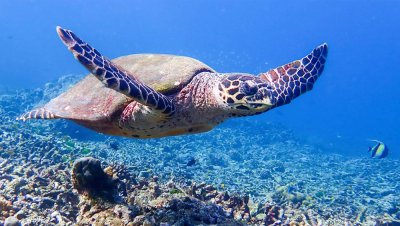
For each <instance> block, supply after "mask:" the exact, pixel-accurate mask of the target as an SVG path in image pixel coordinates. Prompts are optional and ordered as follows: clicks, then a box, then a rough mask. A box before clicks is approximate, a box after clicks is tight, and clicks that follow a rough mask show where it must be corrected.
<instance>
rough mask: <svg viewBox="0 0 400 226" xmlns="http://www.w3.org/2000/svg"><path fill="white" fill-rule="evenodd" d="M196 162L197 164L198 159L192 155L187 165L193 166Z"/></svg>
mask: <svg viewBox="0 0 400 226" xmlns="http://www.w3.org/2000/svg"><path fill="white" fill-rule="evenodd" d="M194 164H196V159H195V158H193V157H191V158H190V159H189V161H188V163H187V164H186V165H187V166H193V165H194Z"/></svg>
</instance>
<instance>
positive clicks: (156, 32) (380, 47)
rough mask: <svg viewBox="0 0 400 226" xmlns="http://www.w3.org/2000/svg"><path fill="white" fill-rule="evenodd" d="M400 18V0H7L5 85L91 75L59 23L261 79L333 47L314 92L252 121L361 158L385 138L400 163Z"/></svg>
mask: <svg viewBox="0 0 400 226" xmlns="http://www.w3.org/2000/svg"><path fill="white" fill-rule="evenodd" d="M398 12H400V1H395V0H393V1H383V0H381V1H378V0H376V1H371V0H363V1H361V0H358V1H355V0H353V1H337V0H330V1H316V0H315V1H295V0H293V1H261V0H259V1H232V0H220V1H211V0H207V1H183V0H182V1H122V0H121V1H112V2H111V1H73V2H72V3H71V1H50V0H46V1H1V3H0V21H2V22H1V23H0V30H1V32H0V42H1V44H2V45H1V46H2V47H1V50H2V53H1V54H2V58H1V59H2V60H1V61H0V68H1V73H0V80H1V83H0V87H2V88H5V87H7V88H9V89H15V88H18V89H19V88H36V87H42V86H43V85H44V84H45V83H46V82H48V81H52V80H54V79H56V78H58V77H59V76H61V75H65V74H71V73H72V74H84V73H86V71H85V69H84V68H83V67H82V66H81V65H79V64H78V63H77V62H76V61H74V60H73V59H72V57H71V54H70V53H69V52H68V51H67V50H66V49H65V47H64V46H63V44H62V43H61V42H60V41H59V38H58V37H57V35H56V33H55V27H56V25H61V26H63V27H65V28H68V29H71V30H73V31H75V32H76V33H77V34H78V35H80V36H81V37H82V38H83V39H84V40H86V41H88V42H89V43H91V44H92V45H93V46H94V47H96V48H98V49H99V50H100V51H101V52H102V53H103V54H104V55H106V56H108V57H110V58H113V57H117V56H120V55H126V54H131V53H149V52H151V53H169V54H178V55H186V56H191V57H194V58H197V59H199V60H201V61H203V62H205V63H207V64H208V65H210V66H211V67H213V68H214V69H216V70H217V71H220V72H249V73H254V74H258V73H260V72H265V71H267V70H268V69H270V68H275V67H277V66H280V65H282V64H285V63H287V62H290V61H292V60H295V59H298V58H300V57H303V56H305V55H306V54H307V53H308V52H309V51H311V50H312V49H313V48H314V47H315V46H317V45H319V44H321V43H323V42H327V43H328V45H329V55H328V60H327V65H326V68H325V71H324V73H323V75H322V77H321V78H320V79H319V80H318V82H317V83H316V85H315V86H314V89H313V90H312V91H311V92H309V93H307V94H305V95H303V96H301V97H300V98H298V99H296V100H295V101H293V102H292V103H291V104H289V105H286V106H284V107H280V108H277V109H274V110H273V111H271V112H268V113H266V114H263V115H260V116H255V117H256V118H257V119H262V120H265V121H267V122H274V123H281V124H283V125H284V126H285V127H287V128H289V129H292V130H294V131H295V132H296V134H297V135H298V136H300V137H303V138H304V139H306V140H307V141H309V142H313V143H315V144H318V145H321V147H323V148H324V150H326V151H337V152H341V153H344V154H348V155H365V154H366V150H367V146H368V145H370V144H371V143H370V142H368V141H367V139H369V138H370V139H379V140H382V141H384V142H385V143H386V144H387V145H388V146H389V147H390V151H391V153H390V158H397V157H399V156H400V154H399V151H398V150H399V148H400V141H399V140H400V139H399V138H400V137H399V134H400V133H399V128H400V120H399V119H398V116H399V115H400V98H398V95H399V94H398V92H399V89H398V84H400V74H399V70H398V66H399V65H400V42H399V40H400V31H399V28H400V26H399V25H400V22H399V21H400V16H399V13H398ZM236 120H241V119H236ZM236 120H231V121H228V122H226V125H227V126H229V125H232V124H235V122H237V121H236ZM256 129H257V125H254V131H253V132H256ZM249 133H250V131H249ZM266 136H268V135H267V134H266Z"/></svg>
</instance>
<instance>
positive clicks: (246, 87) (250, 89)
mask: <svg viewBox="0 0 400 226" xmlns="http://www.w3.org/2000/svg"><path fill="white" fill-rule="evenodd" d="M242 91H243V93H244V94H245V95H247V96H252V95H254V94H256V93H257V91H258V87H257V85H256V84H254V83H253V82H243V85H242Z"/></svg>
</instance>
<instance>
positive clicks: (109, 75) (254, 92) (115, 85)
mask: <svg viewBox="0 0 400 226" xmlns="http://www.w3.org/2000/svg"><path fill="white" fill-rule="evenodd" d="M57 33H58V35H59V37H60V38H61V40H62V42H63V43H64V44H65V45H66V46H67V47H68V49H69V50H70V51H71V52H72V53H73V55H74V56H75V58H76V59H77V60H78V61H79V62H80V63H81V64H82V65H83V66H85V67H86V68H87V69H88V70H89V71H90V72H91V74H89V75H87V76H86V77H85V78H83V79H82V80H81V81H80V82H78V83H77V84H76V85H74V86H73V87H71V88H70V89H69V90H67V91H66V92H64V93H62V94H61V95H59V96H58V97H56V98H54V99H52V100H51V101H50V102H48V103H47V104H45V105H44V106H43V107H41V108H38V109H35V110H32V111H29V112H27V113H25V114H23V115H22V116H21V117H19V118H18V119H20V120H24V121H25V120H27V119H55V118H64V119H69V120H72V121H74V122H76V123H78V124H80V125H83V126H85V127H88V128H90V129H93V130H95V131H98V132H101V133H104V134H110V135H118V136H126V137H135V138H153V137H164V136H173V135H179V134H193V133H199V132H205V131H209V130H211V129H212V128H213V127H214V126H216V125H218V124H219V123H221V122H223V121H224V120H226V119H228V118H232V117H239V116H249V115H256V114H260V113H263V112H266V111H268V110H271V109H273V108H275V107H278V106H281V105H284V104H287V103H289V102H290V101H291V100H292V99H294V98H296V97H297V96H299V95H300V94H302V93H304V92H306V91H308V90H311V89H312V87H313V85H314V82H315V81H316V80H317V78H318V77H319V76H320V74H321V73H322V71H323V68H324V64H325V59H326V56H327V52H328V47H327V45H326V44H322V45H320V46H318V47H316V48H315V49H314V50H313V51H312V52H311V53H310V54H308V55H307V56H305V57H304V58H302V59H300V60H296V61H293V62H291V63H288V64H286V65H283V66H280V67H277V68H275V69H271V70H269V71H268V72H266V73H261V74H259V75H258V76H254V75H251V74H246V73H226V74H225V73H217V72H216V71H214V70H213V69H212V68H210V67H209V66H207V65H206V64H204V63H202V62H200V61H198V60H195V59H193V58H189V57H183V56H174V55H162V54H134V55H128V56H122V57H119V58H116V59H114V60H112V61H110V60H108V59H107V58H106V57H104V56H102V55H101V54H100V53H99V52H98V51H97V50H96V49H94V48H92V47H91V46H90V45H89V44H87V43H86V42H84V41H82V40H81V39H80V38H78V37H77V36H76V35H75V34H74V33H73V32H72V31H70V30H66V29H63V28H61V27H57Z"/></svg>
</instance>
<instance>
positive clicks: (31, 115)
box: [17, 108, 59, 122]
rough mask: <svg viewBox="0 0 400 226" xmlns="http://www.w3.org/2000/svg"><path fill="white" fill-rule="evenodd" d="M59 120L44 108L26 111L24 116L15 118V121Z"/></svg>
mask: <svg viewBox="0 0 400 226" xmlns="http://www.w3.org/2000/svg"><path fill="white" fill-rule="evenodd" d="M56 118H59V117H58V116H56V115H55V114H53V113H51V112H50V111H48V110H46V109H44V108H37V109H35V110H32V111H28V112H26V113H25V114H23V115H21V116H20V117H18V118H17V120H22V121H24V122H25V121H26V120H29V119H56Z"/></svg>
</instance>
